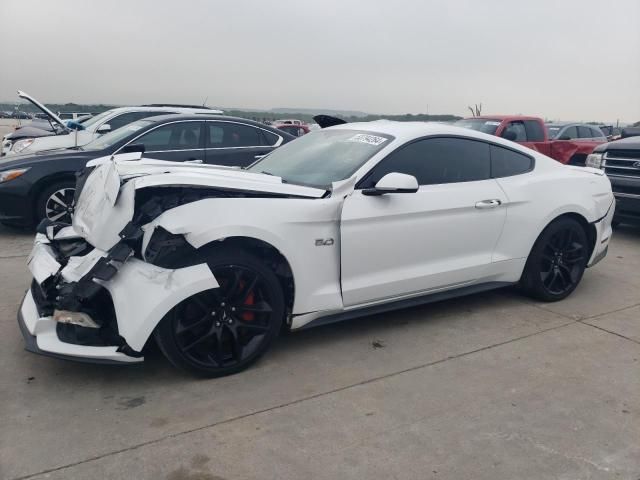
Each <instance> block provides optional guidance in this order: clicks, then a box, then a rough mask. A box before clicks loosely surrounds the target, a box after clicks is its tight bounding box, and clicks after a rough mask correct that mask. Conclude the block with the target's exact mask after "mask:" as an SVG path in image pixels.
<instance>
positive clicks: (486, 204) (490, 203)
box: [476, 198, 502, 210]
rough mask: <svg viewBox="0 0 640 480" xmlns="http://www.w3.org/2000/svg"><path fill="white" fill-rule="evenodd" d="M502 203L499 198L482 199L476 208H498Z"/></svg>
mask: <svg viewBox="0 0 640 480" xmlns="http://www.w3.org/2000/svg"><path fill="white" fill-rule="evenodd" d="M500 205H502V202H501V201H500V200H498V199H497V198H494V199H492V200H482V201H481V202H478V203H476V208H478V209H480V210H483V209H487V208H496V207H499V206H500Z"/></svg>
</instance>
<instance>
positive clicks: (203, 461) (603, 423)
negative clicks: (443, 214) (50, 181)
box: [0, 228, 640, 480]
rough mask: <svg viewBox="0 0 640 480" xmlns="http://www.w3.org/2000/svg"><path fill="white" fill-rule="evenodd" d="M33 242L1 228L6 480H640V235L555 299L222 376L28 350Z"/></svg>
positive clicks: (372, 326) (336, 337)
mask: <svg viewBox="0 0 640 480" xmlns="http://www.w3.org/2000/svg"><path fill="white" fill-rule="evenodd" d="M30 241H31V238H30V236H29V235H23V234H16V233H15V232H11V231H7V230H3V229H0V285H1V288H2V292H3V295H2V296H1V297H0V332H1V334H0V356H1V357H2V365H3V369H2V373H0V419H2V420H1V422H2V425H1V427H0V478H6V479H18V478H49V479H85V478H121V477H125V476H126V477H128V478H139V479H144V478H149V479H151V478H153V479H158V478H160V479H168V480H178V479H189V480H194V479H205V480H211V479H214V480H216V479H217V480H220V479H227V480H230V479H236V478H256V479H264V478H282V479H289V478H291V479H298V478H303V477H306V478H320V479H324V478H326V479H330V478H364V477H367V478H374V479H375V478H381V479H383V478H384V479H387V478H403V479H405V478H416V479H417V478H420V479H424V478H434V479H437V478H447V479H449V478H474V479H491V480H496V479H503V478H504V479H514V478H527V479H529V478H535V479H547V478H548V479H558V478H561V479H565V478H566V479H577V478H579V479H582V478H596V479H599V478H602V479H609V478H611V479H613V478H615V479H630V480H637V479H638V478H639V477H640V373H639V369H640V345H638V343H639V342H640V318H639V316H640V315H639V314H640V306H639V303H640V268H639V267H640V249H639V248H638V246H639V245H640V231H638V230H634V229H630V228H623V229H620V230H618V231H616V233H615V236H614V240H613V243H612V246H611V249H610V253H609V256H608V257H607V258H606V259H605V260H604V261H603V262H602V263H601V264H600V265H598V266H597V267H595V268H594V269H592V270H590V271H588V272H587V273H586V275H585V277H584V280H583V283H582V284H581V286H580V287H579V288H578V289H577V290H576V292H575V293H574V295H573V296H572V297H570V298H569V299H567V300H565V301H563V302H560V303H556V304H538V303H535V302H531V301H530V300H528V299H526V298H523V297H522V296H520V295H519V294H518V293H517V292H516V291H513V290H510V289H507V290H502V291H498V292H491V293H485V294H481V295H474V296H471V297H467V298H464V299H458V300H453V301H448V302H442V303H438V304H433V305H428V306H424V307H419V308H413V309H408V310H404V311H401V312H395V313H391V314H384V315H378V316H374V317H370V318H366V319H362V320H356V321H353V322H350V323H344V324H339V325H334V326H326V327H321V328H318V329H311V330H309V331H305V332H300V333H297V334H293V335H289V336H287V337H284V338H283V339H281V341H280V342H279V343H278V344H277V345H276V347H275V348H274V350H273V351H272V352H270V353H269V354H268V355H267V356H266V357H265V358H264V360H262V361H261V362H260V363H259V364H258V365H256V366H255V367H254V368H252V369H250V370H248V371H247V372H245V373H242V374H240V375H236V376H233V377H227V378H223V379H218V380H196V379H193V378H190V377H188V376H186V375H184V374H183V373H182V372H179V371H176V370H174V369H173V368H171V367H170V366H169V365H168V364H167V362H166V361H165V360H164V359H163V358H162V356H161V355H160V354H159V353H158V352H157V351H155V352H152V353H151V354H150V356H149V357H148V358H147V361H146V362H145V363H144V364H143V365H138V366H127V367H121V368H120V367H115V368H110V367H105V366H91V365H82V364H74V363H66V362H62V361H57V360H54V359H51V358H46V357H38V356H34V355H32V354H29V353H27V352H24V351H23V350H22V348H23V343H22V339H21V337H20V334H19V331H18V329H17V326H16V324H15V313H16V309H17V305H18V302H19V300H20V296H21V294H22V292H23V291H24V289H25V288H26V287H27V285H28V282H29V276H28V274H27V272H26V269H25V267H24V263H25V260H26V258H25V257H24V256H21V255H23V254H24V255H26V253H28V251H29V244H30ZM620 257H622V258H620ZM374 344H375V345H382V347H375V348H374V347H373V346H372V345H374Z"/></svg>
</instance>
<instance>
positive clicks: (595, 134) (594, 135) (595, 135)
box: [591, 127, 607, 139]
mask: <svg viewBox="0 0 640 480" xmlns="http://www.w3.org/2000/svg"><path fill="white" fill-rule="evenodd" d="M591 132H592V133H591V136H592V138H598V139H606V138H607V137H605V135H604V133H603V132H602V130H600V129H599V128H596V127H591Z"/></svg>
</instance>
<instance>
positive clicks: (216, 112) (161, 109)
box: [109, 105, 223, 115]
mask: <svg viewBox="0 0 640 480" xmlns="http://www.w3.org/2000/svg"><path fill="white" fill-rule="evenodd" d="M167 110H170V111H172V112H175V113H187V114H188V113H201V114H204V113H206V112H209V113H210V114H212V115H221V114H222V113H223V112H222V110H213V109H207V108H202V107H198V108H187V107H177V106H171V105H165V106H163V107H160V106H153V107H148V106H145V105H141V106H137V107H116V108H112V109H110V110H109V112H113V113H125V112H131V111H134V112H166V111H167Z"/></svg>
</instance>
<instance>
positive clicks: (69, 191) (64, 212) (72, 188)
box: [35, 180, 76, 224]
mask: <svg viewBox="0 0 640 480" xmlns="http://www.w3.org/2000/svg"><path fill="white" fill-rule="evenodd" d="M75 194H76V184H75V182H73V181H70V180H67V181H63V182H57V183H55V184H53V185H51V186H49V187H47V188H45V189H44V190H43V191H42V193H41V194H40V196H39V197H38V200H37V202H36V209H35V210H36V211H35V221H36V223H38V222H40V220H42V219H44V218H48V219H49V220H51V221H53V222H62V223H69V224H71V220H72V218H73V210H74V207H75V203H74V197H75Z"/></svg>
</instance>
